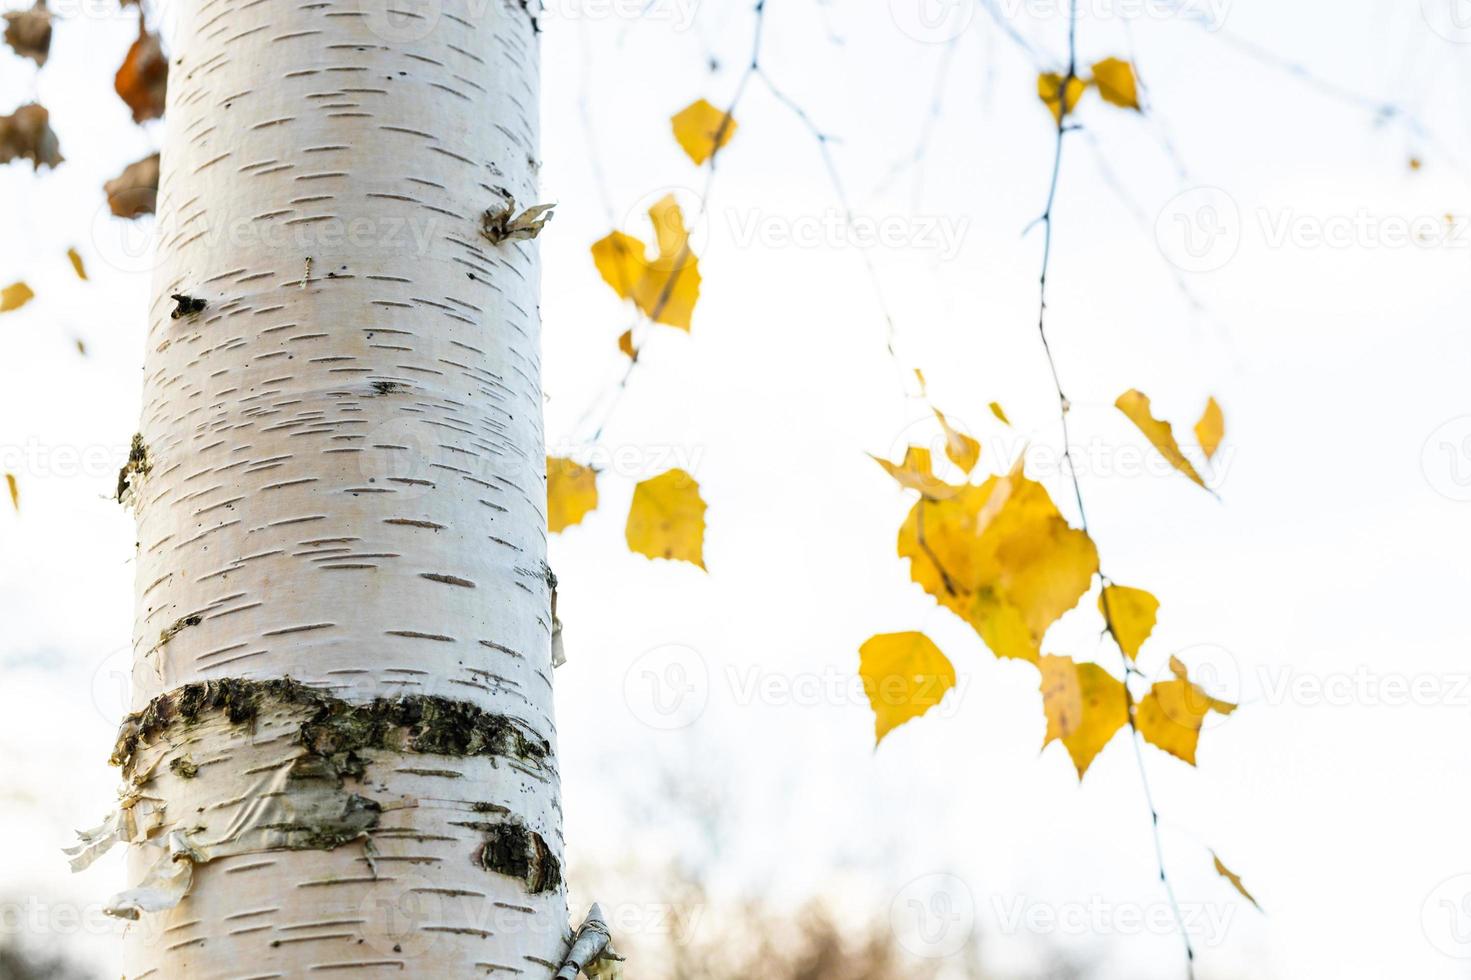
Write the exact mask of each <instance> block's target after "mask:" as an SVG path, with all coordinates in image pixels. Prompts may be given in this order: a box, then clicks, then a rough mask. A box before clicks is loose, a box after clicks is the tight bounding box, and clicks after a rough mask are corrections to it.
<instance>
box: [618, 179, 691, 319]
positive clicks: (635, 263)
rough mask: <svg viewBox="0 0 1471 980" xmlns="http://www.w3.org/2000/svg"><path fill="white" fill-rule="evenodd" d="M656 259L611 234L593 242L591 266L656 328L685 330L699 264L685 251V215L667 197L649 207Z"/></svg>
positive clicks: (626, 238) (641, 247) (627, 238)
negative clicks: (658, 325)
mask: <svg viewBox="0 0 1471 980" xmlns="http://www.w3.org/2000/svg"><path fill="white" fill-rule="evenodd" d="M649 218H650V220H652V221H653V223H654V236H655V244H656V246H657V248H658V257H657V258H654V259H650V258H649V257H648V254H647V249H646V248H645V246H644V243H643V242H641V241H639V240H638V239H637V238H634V237H633V236H632V235H625V234H624V233H623V232H621V231H614V232H612V233H610V234H608V235H607V236H605V237H603V238H601V239H599V240H598V241H596V242H594V243H593V246H592V258H593V264H594V265H596V266H597V269H598V273H599V274H600V275H602V277H603V281H604V282H606V283H607V284H608V285H610V286H612V287H613V290H614V291H615V292H616V293H617V294H618V295H619V297H621V298H622V299H631V300H633V302H634V305H635V306H637V307H638V308H639V309H640V310H641V311H642V312H643V313H644V315H645V316H647V317H648V318H649V319H650V320H653V321H654V322H655V323H664V324H668V325H669V326H671V327H679V328H680V329H681V330H689V328H690V316H691V315H692V314H693V313H694V309H695V302H696V301H697V300H698V299H699V298H700V268H699V260H698V259H697V258H696V257H695V254H694V252H692V251H691V250H690V247H689V233H688V231H686V229H685V226H684V214H683V212H681V211H680V209H679V204H678V202H676V201H675V199H674V195H673V194H669V195H666V196H665V197H663V198H660V199H659V200H658V201H657V202H655V204H654V206H653V207H651V208H649Z"/></svg>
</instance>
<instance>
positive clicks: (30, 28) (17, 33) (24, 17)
mask: <svg viewBox="0 0 1471 980" xmlns="http://www.w3.org/2000/svg"><path fill="white" fill-rule="evenodd" d="M5 43H6V44H8V45H10V48H11V50H13V51H14V52H15V53H16V54H18V55H20V56H21V57H22V58H30V59H31V60H32V61H34V62H35V63H36V66H37V67H40V66H41V65H44V64H45V63H46V57H47V56H48V55H49V54H50V53H51V11H49V10H47V9H46V0H36V5H35V6H34V7H32V8H31V9H30V10H12V11H11V12H10V13H8V14H6V15H5Z"/></svg>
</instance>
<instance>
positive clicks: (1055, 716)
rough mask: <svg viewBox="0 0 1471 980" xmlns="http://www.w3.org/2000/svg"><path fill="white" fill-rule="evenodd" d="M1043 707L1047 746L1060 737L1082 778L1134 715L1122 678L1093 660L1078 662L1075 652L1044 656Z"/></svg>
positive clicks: (1045, 742)
mask: <svg viewBox="0 0 1471 980" xmlns="http://www.w3.org/2000/svg"><path fill="white" fill-rule="evenodd" d="M1037 667H1038V669H1040V670H1041V672H1042V710H1043V712H1044V713H1045V714H1046V716H1047V735H1046V737H1045V738H1044V739H1043V741H1042V746H1043V747H1044V748H1045V747H1046V746H1048V745H1050V744H1051V743H1052V742H1054V741H1058V740H1061V741H1062V744H1063V747H1064V748H1066V749H1067V751H1068V755H1069V756H1071V757H1072V760H1073V767H1074V768H1075V769H1077V770H1078V778H1079V779H1082V778H1083V774H1084V773H1085V772H1087V771H1088V766H1089V765H1091V764H1092V762H1093V759H1094V758H1095V757H1096V756H1097V755H1098V753H1099V752H1102V751H1103V747H1104V746H1105V745H1107V744H1108V743H1109V741H1110V740H1111V739H1112V738H1113V737H1114V735H1115V733H1117V732H1118V730H1119V729H1120V728H1122V727H1123V726H1124V725H1125V724H1126V723H1127V722H1128V720H1129V708H1128V704H1129V702H1128V698H1127V697H1126V696H1125V694H1124V685H1123V682H1122V681H1120V680H1118V679H1117V678H1115V677H1114V676H1113V675H1112V674H1110V673H1109V672H1108V671H1106V670H1104V669H1103V668H1102V667H1100V666H1098V665H1097V664H1093V663H1081V664H1079V663H1074V662H1073V660H1072V658H1070V657H1053V656H1043V657H1041V658H1040V659H1039V660H1038V662H1037Z"/></svg>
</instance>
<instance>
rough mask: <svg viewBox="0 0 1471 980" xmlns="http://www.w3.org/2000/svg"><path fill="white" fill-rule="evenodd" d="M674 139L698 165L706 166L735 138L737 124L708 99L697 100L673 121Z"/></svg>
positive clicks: (672, 119) (676, 114) (675, 115)
mask: <svg viewBox="0 0 1471 980" xmlns="http://www.w3.org/2000/svg"><path fill="white" fill-rule="evenodd" d="M669 121H670V122H671V123H673V124H674V138H675V139H676V140H678V141H679V145H680V146H682V147H684V152H686V153H688V154H689V157H690V159H691V160H693V161H695V164H696V165H699V164H702V163H704V162H705V161H706V160H708V159H710V158H711V157H712V156H714V155H715V153H716V151H717V150H719V149H721V148H722V147H724V146H725V144H727V143H729V142H730V138H731V137H732V136H734V135H735V131H736V121H735V119H734V118H730V117H728V116H727V115H726V113H725V110H724V109H717V108H715V107H714V106H713V105H711V104H710V103H709V102H707V101H705V100H704V99H696V100H695V101H694V102H691V103H690V104H689V105H687V106H685V107H684V108H683V109H681V110H679V112H677V113H675V114H674V116H673V117H672V118H671V119H670V120H669Z"/></svg>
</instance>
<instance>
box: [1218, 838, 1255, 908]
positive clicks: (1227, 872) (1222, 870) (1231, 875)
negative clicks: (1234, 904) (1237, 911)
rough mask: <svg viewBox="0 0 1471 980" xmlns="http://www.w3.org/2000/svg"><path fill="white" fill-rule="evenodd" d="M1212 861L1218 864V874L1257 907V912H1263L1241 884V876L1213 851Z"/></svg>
mask: <svg viewBox="0 0 1471 980" xmlns="http://www.w3.org/2000/svg"><path fill="white" fill-rule="evenodd" d="M1211 860H1212V861H1214V862H1215V864H1216V874H1218V875H1220V876H1221V877H1222V878H1225V879H1226V880H1227V881H1229V882H1230V883H1231V887H1233V888H1235V889H1236V890H1237V891H1238V892H1240V893H1241V897H1242V898H1244V899H1246V900H1247V901H1248V902H1250V903H1251V904H1253V905H1256V909H1257V911H1258V912H1260V911H1261V910H1262V907H1261V906H1260V905H1258V904H1257V900H1256V899H1255V898H1253V897H1252V894H1251V892H1249V891H1247V890H1246V886H1245V885H1243V884H1242V883H1241V876H1240V875H1238V874H1237V873H1236V872H1234V871H1232V870H1231V869H1230V868H1228V867H1226V866H1225V865H1224V864H1222V863H1221V859H1220V858H1219V857H1217V856H1216V852H1215V851H1211Z"/></svg>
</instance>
